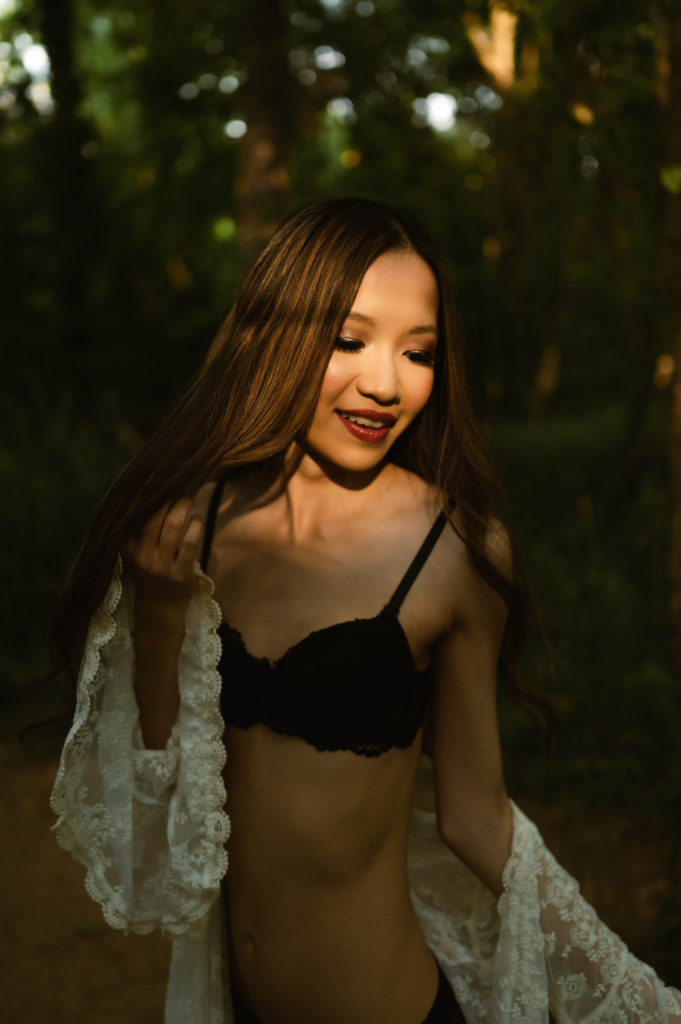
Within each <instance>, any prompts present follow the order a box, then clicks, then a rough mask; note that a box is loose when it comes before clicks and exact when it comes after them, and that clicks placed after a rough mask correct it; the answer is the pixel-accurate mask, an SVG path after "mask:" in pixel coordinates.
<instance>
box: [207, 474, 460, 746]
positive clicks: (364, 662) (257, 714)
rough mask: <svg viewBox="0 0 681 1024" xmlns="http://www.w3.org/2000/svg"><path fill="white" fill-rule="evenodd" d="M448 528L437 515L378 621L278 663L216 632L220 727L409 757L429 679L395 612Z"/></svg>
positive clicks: (340, 627) (224, 629)
mask: <svg viewBox="0 0 681 1024" xmlns="http://www.w3.org/2000/svg"><path fill="white" fill-rule="evenodd" d="M221 490H222V487H221V486H220V485H218V486H217V487H216V488H215V492H214V493H213V497H212V500H211V508H210V510H209V513H208V517H207V522H206V535H205V540H204V547H203V557H202V564H203V566H204V568H205V564H206V562H207V560H208V554H209V552H210V545H211V540H212V534H213V530H214V528H215V516H216V513H217V506H218V504H219V500H220V492H221ZM446 521H447V519H446V517H445V514H444V512H441V513H440V515H439V516H438V518H437V519H436V521H435V522H434V524H433V526H432V527H431V529H430V531H429V533H428V535H427V537H426V539H425V540H424V542H423V544H422V545H421V547H420V548H419V550H418V551H417V553H416V556H415V557H414V559H413V561H412V563H411V565H410V566H409V568H408V569H407V571H406V573H405V574H404V576H403V577H402V580H401V581H400V583H399V584H398V586H397V589H396V590H395V593H394V594H393V596H392V597H391V598H390V600H389V601H388V603H387V604H386V605H385V606H384V607H383V608H382V609H381V611H380V612H379V613H378V615H374V616H373V617H372V618H368V619H349V620H348V621H347V622H338V623H335V624H334V625H332V626H326V627H324V628H323V629H316V630H314V631H313V632H312V633H309V634H308V635H307V636H305V637H303V639H302V640H299V641H298V643H296V644H294V645H293V646H292V647H289V649H288V650H287V651H286V652H285V653H284V654H283V655H282V656H281V657H280V658H277V660H276V661H274V662H270V661H269V659H268V658H259V657H256V656H255V655H253V654H251V653H250V652H249V650H248V649H247V647H246V645H245V643H244V640H243V637H242V636H241V634H240V633H239V631H238V630H237V629H234V627H233V626H230V625H228V623H226V622H223V623H222V625H221V626H220V629H219V634H220V637H221V640H222V656H221V658H220V662H219V664H218V671H219V672H220V674H221V676H222V680H223V685H222V693H221V698H220V703H221V707H222V713H223V717H224V719H225V722H227V723H228V724H230V725H233V726H237V728H240V729H248V728H249V727H250V726H252V725H255V724H256V723H261V724H264V725H266V726H268V728H270V729H272V730H273V731H274V732H277V733H281V734H284V735H287V736H297V737H299V738H301V739H303V740H305V741H306V742H307V743H309V744H311V745H312V746H314V747H316V748H317V749H318V750H349V751H352V752H353V753H355V754H360V755H364V756H365V757H376V756H378V755H379V754H383V753H385V752H386V751H387V750H390V748H391V747H399V748H401V749H406V748H407V747H410V746H411V744H412V743H413V741H414V738H415V737H416V734H417V732H418V730H419V728H420V727H421V726H422V725H423V720H424V716H425V712H426V706H427V704H428V699H429V697H430V692H431V685H432V676H431V672H430V669H426V670H424V671H419V670H418V669H417V668H416V667H415V665H414V658H413V655H412V652H411V648H410V646H409V642H408V640H407V637H406V635H405V632H404V629H403V628H402V625H401V623H400V621H399V619H398V613H399V610H400V606H401V604H402V602H403V600H404V598H405V596H406V594H407V593H408V591H409V588H410V587H411V585H412V583H413V582H414V580H415V579H416V577H417V575H418V573H419V572H420V570H421V568H422V566H423V564H424V562H425V561H426V559H427V558H428V555H429V554H430V552H431V551H432V549H433V547H434V545H435V542H436V541H437V539H438V537H439V536H440V534H441V532H442V529H443V527H444V525H445V523H446Z"/></svg>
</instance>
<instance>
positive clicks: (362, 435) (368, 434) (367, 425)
mask: <svg viewBox="0 0 681 1024" xmlns="http://www.w3.org/2000/svg"><path fill="white" fill-rule="evenodd" d="M335 411H336V415H337V416H338V419H339V420H340V421H341V423H342V424H343V426H344V427H345V429H346V430H347V431H348V433H350V434H352V436H353V437H356V438H357V439H358V440H359V441H368V442H369V443H370V444H378V443H379V442H380V441H383V440H384V439H385V438H386V437H387V436H388V431H389V430H390V427H391V426H392V425H393V423H395V422H396V419H397V417H395V416H392V415H391V414H390V413H377V412H375V411H374V410H373V409H362V410H359V409H352V410H350V409H342V410H341V409H336V410H335ZM349 417H352V419H350V418H349ZM380 423H384V424H385V426H378V425H377V424H380Z"/></svg>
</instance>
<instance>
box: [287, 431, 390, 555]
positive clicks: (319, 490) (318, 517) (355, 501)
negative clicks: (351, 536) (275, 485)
mask: <svg viewBox="0 0 681 1024" xmlns="http://www.w3.org/2000/svg"><path fill="white" fill-rule="evenodd" d="M284 466H285V473H286V484H285V487H286V490H285V497H286V517H287V520H288V523H289V525H290V529H291V537H292V539H295V540H300V539H302V538H304V537H309V536H311V535H315V536H319V535H320V534H321V533H324V532H326V530H327V529H329V530H334V529H335V527H337V526H338V525H340V524H341V523H344V522H345V523H347V520H348V518H349V517H351V516H353V517H354V516H358V515H361V514H362V513H363V512H364V511H366V510H367V508H368V504H369V502H370V503H371V505H372V506H373V507H374V509H375V507H376V506H375V493H376V487H375V482H376V480H377V478H378V477H379V476H380V475H381V474H384V476H385V470H386V469H387V468H388V466H389V464H387V463H386V462H381V463H379V465H377V466H374V467H373V468H372V469H370V470H363V471H357V472H355V471H352V470H348V469H344V468H343V467H341V466H338V465H336V464H335V463H331V462H327V461H325V460H323V459H321V458H320V457H319V456H317V455H316V454H314V453H312V452H310V451H304V450H303V449H302V448H301V447H300V446H299V445H297V444H294V445H292V446H291V448H290V449H289V451H288V452H287V454H286V459H285V462H284ZM369 492H370V493H369Z"/></svg>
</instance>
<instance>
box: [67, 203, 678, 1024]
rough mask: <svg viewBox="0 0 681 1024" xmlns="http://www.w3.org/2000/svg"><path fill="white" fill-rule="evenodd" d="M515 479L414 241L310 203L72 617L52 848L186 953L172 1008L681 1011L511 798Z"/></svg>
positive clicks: (420, 1017) (264, 266)
mask: <svg viewBox="0 0 681 1024" xmlns="http://www.w3.org/2000/svg"><path fill="white" fill-rule="evenodd" d="M205 481H213V483H209V484H205ZM215 481H217V484H216V483H215ZM495 494H496V490H495V485H494V480H493V477H492V474H491V471H490V469H489V464H488V462H487V459H486V456H485V446H484V436H483V433H482V431H481V428H480V426H479V424H478V422H477V420H476V417H475V415H474V412H473V409H472V406H471V402H470V397H469V394H468V391H467V385H466V380H465V373H464V359H463V352H462V349H461V342H460V338H459V333H458V329H457V321H456V312H455V307H454V300H453V296H452V290H451V285H450V283H449V280H448V278H447V275H446V273H445V271H444V269H443V267H442V264H441V262H440V261H439V259H438V257H437V255H436V253H435V252H434V250H433V248H432V245H431V243H430V242H429V240H428V239H427V237H426V236H425V235H424V233H423V231H422V230H421V229H420V228H418V227H417V226H416V225H414V224H413V223H412V222H411V221H410V220H408V219H407V218H406V217H404V216H403V215H401V214H398V213H396V212H395V211H393V210H391V209H389V208H388V207H385V206H383V205H382V204H379V203H373V202H369V201H364V200H334V201H330V202H323V203H316V204H312V205H311V206H308V207H305V208H303V209H302V210H300V211H298V213H296V214H294V215H293V216H291V217H290V218H289V219H288V220H287V221H286V222H285V223H284V224H283V225H282V226H281V228H280V229H279V230H278V231H277V232H276V234H275V235H274V237H273V238H272V240H271V242H270V243H269V245H268V246H267V247H266V249H265V251H264V252H263V254H262V255H261V257H260V259H259V260H258V262H257V263H256V265H255V267H254V268H253V270H252V272H251V274H250V275H249V277H248V278H247V280H246V282H245V284H244V286H243V288H242V291H241V293H240V295H239V297H238V299H237V302H236V305H235V307H234V309H233V311H232V312H231V313H230V315H229V316H228V318H227V320H226V321H225V323H224V325H223V326H222V328H221V330H220V331H219V333H218V336H217V338H216V341H215V343H214V344H213V346H212V348H211V350H210V352H209V354H208V357H207V359H206V361H205V363H204V366H203V367H202V369H201V371H200V373H199V374H198V375H197V377H196V379H195V380H194V381H193V382H192V383H191V385H190V386H189V388H188V389H187V391H186V393H185V394H184V395H183V396H182V398H181V399H180V401H179V402H178V404H177V406H176V408H175V409H174V410H173V412H172V413H171V415H170V416H169V417H168V419H167V420H166V422H165V424H164V425H163V426H162V427H161V428H160V430H159V431H158V432H157V434H156V435H155V436H154V437H153V438H152V440H151V441H150V442H149V444H148V445H147V446H146V448H145V449H144V450H143V451H142V453H141V454H140V455H139V456H137V458H136V459H134V460H133V462H132V463H131V464H130V466H128V467H127V469H126V470H125V471H124V472H123V474H122V475H121V477H120V478H119V479H118V481H116V483H115V485H114V487H113V488H112V490H111V491H110V492H109V494H108V495H107V497H106V499H105V501H104V503H103V505H102V508H101V509H100V512H99V514H98V517H97V519H96V521H95V524H94V526H93V530H92V532H91V535H90V537H89V538H88V541H87V542H86V544H85V545H84V548H83V550H82V552H81V554H80V556H79V558H78V560H77V562H76V565H75V566H74V569H73V570H72V573H71V576H70V578H69V580H68V581H67V586H66V589H65V591H64V597H63V601H62V617H61V623H62V627H61V631H60V633H59V642H60V645H61V646H60V648H59V650H58V651H57V664H59V663H61V664H73V663H74V659H75V658H76V657H77V655H78V653H79V651H80V649H81V648H82V647H83V646H84V654H83V658H82V663H81V668H80V674H79V680H78V692H77V706H76V711H75V716H74V722H73V726H72V729H71V732H70V733H69V737H68V738H67V741H66V744H65V747H64V751H63V755H62V761H61V765H60V769H59V773H58V776H57V780H56V783H55V788H54V792H53V797H52V804H53V808H54V810H55V812H56V813H57V814H58V815H59V821H58V823H57V826H56V828H57V835H58V838H59V841H60V842H61V843H62V845H64V846H65V847H66V848H67V849H71V850H72V852H73V853H74V855H75V856H76V857H78V858H79V859H80V860H81V861H83V863H85V864H86V865H87V868H88V873H87V882H86V884H87V887H88V891H89V892H90V894H91V895H92V896H93V897H94V898H95V899H97V900H99V901H100V902H101V904H102V907H103V911H104V915H105V917H106V919H107V920H108V921H109V923H110V924H112V925H113V926H114V927H121V928H126V929H127V928H132V929H133V930H135V931H138V932H145V931H150V930H151V929H152V928H154V927H155V926H157V925H160V926H161V927H162V928H163V929H164V931H165V932H166V933H167V934H168V935H170V936H172V937H173V938H174V942H173V954H172V962H171V971H170V977H169V983H168V993H167V1003H166V1021H168V1022H182V1024H188V1022H190V1021H191V1022H195V1021H196V1022H199V1021H200V1022H204V1021H211V1022H221V1021H225V1020H226V1021H229V1020H231V1019H236V1020H237V1021H254V1020H255V1021H260V1022H261V1024H289V1022H290V1024H293V1022H295V1024H308V1022H310V1024H312V1022H315V1024H317V1022H321V1021H324V1022H328V1024H336V1022H337V1024H369V1022H371V1024H383V1022H385V1024H421V1022H424V1024H425V1022H429V1024H437V1022H443V1024H444V1022H445V1021H447V1022H451V1021H455V1020H458V1021H461V1020H462V1019H465V1020H466V1021H469V1022H476V1024H477V1022H480V1024H482V1022H483V1021H484V1022H493V1024H496V1022H501V1021H511V1020H513V1021H524V1022H525V1021H537V1022H538V1021H545V1020H547V1019H548V1008H549V1003H550V1004H551V1009H552V1011H553V1013H554V1014H555V1015H556V1016H557V1017H558V1019H559V1020H561V1021H562V1020H565V1021H568V1020H569V1021H580V1020H586V1019H587V1017H588V1019H589V1020H590V1021H615V1020H617V1021H620V1020H623V1021H624V1020H626V1021H631V1022H636V1024H646V1022H653V1021H662V1022H666V1021H670V1022H671V1021H674V1022H679V1021H681V995H680V994H679V993H678V992H676V991H675V990H672V989H666V988H664V986H663V985H662V983H661V982H660V981H659V979H658V978H657V977H656V976H655V974H654V972H653V971H652V970H651V969H650V968H648V967H646V966H645V965H643V964H641V963H640V962H639V961H637V960H636V959H635V958H634V957H632V956H631V955H630V954H629V953H628V951H627V950H626V947H624V945H623V944H622V943H621V942H620V940H619V939H617V937H616V936H614V935H613V934H612V933H611V932H609V931H608V929H607V928H606V927H605V926H604V925H603V924H602V923H601V922H600V921H599V920H598V918H597V917H596V916H595V914H594V912H593V911H592V910H591V908H590V907H588V905H587V904H585V903H584V901H583V900H582V899H581V897H580V896H579V893H578V889H577V886H576V883H574V882H573V881H572V879H570V878H569V876H567V875H566V874H565V872H563V871H562V869H561V868H559V866H558V865H557V864H556V863H555V861H554V860H553V858H552V857H551V855H550V854H549V853H548V851H547V850H546V849H545V847H544V846H543V843H542V841H541V838H540V836H539V835H538V833H537V831H536V829H534V827H533V826H532V825H531V824H530V823H529V822H528V820H527V819H526V818H525V817H524V815H523V814H522V813H521V812H520V811H519V809H518V808H517V807H515V805H514V804H512V803H511V802H510V801H509V799H508V797H507V795H506V791H505V787H504V781H503V774H502V767H501V753H500V745H499V735H498V727H497V717H496V676H497V667H498V665H499V664H500V665H501V668H502V670H503V673H504V676H505V678H506V681H507V683H508V685H509V686H510V688H511V689H512V690H514V691H515V692H516V693H522V692H523V690H524V687H523V682H522V679H521V676H520V673H519V670H518V664H519V648H520V635H521V628H522V617H523V610H524V608H525V607H526V605H527V600H526V598H525V597H524V591H523V588H522V586H521V584H520V583H519V582H518V567H517V557H515V555H514V547H513V543H512V540H511V538H510V536H509V534H508V533H507V532H506V531H505V529H504V528H503V527H502V525H501V523H500V522H499V520H498V519H497V518H496V516H495V501H496V498H495ZM187 495H195V497H194V498H193V499H192V498H191V497H187ZM119 552H121V553H122V560H121V558H119ZM112 574H113V580H112V581H111V582H109V580H110V577H111V576H112ZM391 595H392V596H391ZM88 621H89V628H87V636H86V635H85V633H86V627H87V623H88ZM426 718H428V725H429V728H428V732H429V736H430V739H429V747H430V752H431V754H432V764H433V769H432V782H433V783H434V785H433V786H432V790H433V792H434V797H435V813H434V812H433V811H432V810H430V809H428V808H427V807H424V806H423V805H424V803H427V799H428V796H427V791H428V788H429V785H428V784H429V778H428V773H427V771H426V772H425V773H424V772H423V771H422V768H423V763H422V761H421V751H422V744H423V733H424V728H423V727H424V723H425V721H426ZM223 730H224V737H223ZM223 739H224V742H223ZM422 790H424V791H425V794H426V795H425V797H424V795H423V793H422ZM415 793H416V794H417V797H416V798H415ZM408 848H409V867H408V868H407V849H408ZM228 856H229V870H227V857H228ZM464 865H466V866H464ZM497 900H498V902H497ZM233 1011H234V1012H235V1014H236V1016H235V1017H234V1018H233V1017H232V1013H233Z"/></svg>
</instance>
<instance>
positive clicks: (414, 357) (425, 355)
mask: <svg viewBox="0 0 681 1024" xmlns="http://www.w3.org/2000/svg"><path fill="white" fill-rule="evenodd" d="M409 358H410V360H411V361H412V363H420V364H421V365H423V366H433V365H434V364H435V353H434V352H410V353H409Z"/></svg>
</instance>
